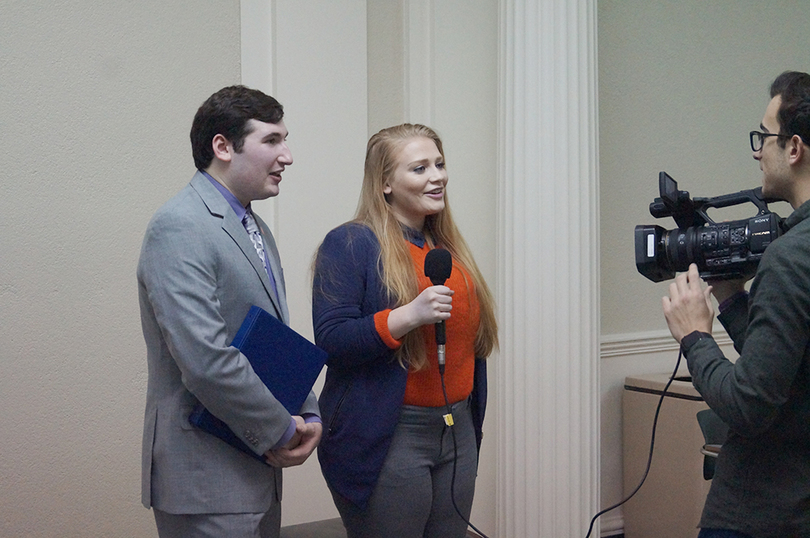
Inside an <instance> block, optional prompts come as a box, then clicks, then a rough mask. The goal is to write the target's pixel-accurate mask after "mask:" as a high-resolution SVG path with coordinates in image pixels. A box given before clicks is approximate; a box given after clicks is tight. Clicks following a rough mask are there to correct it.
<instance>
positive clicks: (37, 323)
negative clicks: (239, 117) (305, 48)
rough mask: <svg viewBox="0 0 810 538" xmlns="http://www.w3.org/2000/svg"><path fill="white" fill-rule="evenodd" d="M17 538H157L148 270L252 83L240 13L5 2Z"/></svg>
mask: <svg viewBox="0 0 810 538" xmlns="http://www.w3.org/2000/svg"><path fill="white" fill-rule="evenodd" d="M2 13H3V14H2V16H0V36H2V37H0V43H2V44H0V147H2V148H3V151H2V152H0V170H2V183H0V189H1V190H2V195H0V222H2V232H0V408H2V410H3V411H2V413H0V432H2V434H0V454H2V456H0V476H2V480H0V499H2V502H1V503H0V536H83V537H92V536H99V537H101V536H104V537H108V536H151V535H153V534H154V522H153V520H152V515H151V513H150V512H149V511H147V510H145V509H144V508H143V507H142V506H141V505H140V452H141V428H142V424H143V406H144V394H145V387H146V361H145V351H144V345H143V337H142V336H141V331H140V318H139V314H138V299H137V291H136V284H135V266H136V263H137V259H138V253H139V249H140V244H141V239H142V237H143V231H144V229H145V227H146V223H147V221H148V219H149V218H150V217H151V215H152V213H153V212H154V211H155V209H157V207H158V206H159V205H160V204H162V203H163V202H164V201H165V200H166V199H168V198H169V197H170V196H171V195H172V194H174V193H175V192H177V191H178V190H179V189H180V188H181V187H182V186H183V185H185V184H186V183H187V182H188V180H189V179H190V178H191V175H192V173H193V171H194V163H193V161H192V159H191V151H190V144H189V142H188V132H189V128H190V126H191V119H192V118H193V115H194V112H195V111H196V108H197V107H198V106H199V105H200V104H201V103H202V101H203V100H204V99H205V98H206V97H208V96H209V95H210V94H211V93H212V92H214V91H216V90H217V89H219V88H221V87H222V86H225V85H228V84H233V83H237V82H239V5H238V2H236V1H235V0H234V1H230V2H218V3H208V2H195V1H174V2H164V1H161V0H145V1H142V2H95V1H92V0H75V1H73V2H50V1H48V2H46V1H41V0H32V1H26V2H5V3H4V4H3V8H2Z"/></svg>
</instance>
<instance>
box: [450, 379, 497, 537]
mask: <svg viewBox="0 0 810 538" xmlns="http://www.w3.org/2000/svg"><path fill="white" fill-rule="evenodd" d="M439 377H440V378H441V380H442V393H443V394H444V405H445V408H446V409H447V414H446V415H444V423H445V424H446V425H447V427H448V428H450V434H451V436H452V437H453V474H452V477H451V479H450V500H451V501H452V502H453V508H455V510H456V513H457V514H458V516H459V517H460V518H461V519H463V520H464V523H466V524H467V526H468V527H470V528H471V529H472V530H474V531H475V532H477V533H478V534H480V535H481V538H488V537H487V535H486V534H484V533H483V532H481V531H480V530H478V528H477V527H476V526H475V525H473V524H472V523H471V522H470V520H469V519H467V518H466V517H464V514H462V513H461V510H459V508H458V505H457V504H456V461H457V460H458V443H457V442H456V431H455V430H454V429H453V424H454V422H453V411H452V409H450V401H449V399H448V398H447V387H446V386H445V384H444V364H440V365H439Z"/></svg>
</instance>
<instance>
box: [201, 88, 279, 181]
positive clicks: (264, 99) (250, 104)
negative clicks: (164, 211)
mask: <svg viewBox="0 0 810 538" xmlns="http://www.w3.org/2000/svg"><path fill="white" fill-rule="evenodd" d="M283 117H284V107H282V106H281V103H279V102H278V101H276V100H275V99H273V98H272V97H270V96H269V95H267V94H265V93H263V92H260V91H259V90H253V89H251V88H247V87H245V86H228V87H227V88H222V89H221V90H219V91H218V92H216V93H215V94H214V95H212V96H211V97H209V98H208V99H206V101H205V102H204V103H203V104H202V105H201V106H200V108H199V109H198V110H197V113H196V114H195V115H194V121H193V122H192V124H191V153H192V155H193V156H194V165H195V166H196V167H197V169H198V170H205V169H206V168H208V166H209V165H210V164H211V161H212V160H213V159H214V150H213V149H212V147H211V141H212V140H213V139H214V137H215V136H216V135H218V134H221V135H222V136H224V137H225V138H227V139H228V140H229V141H230V142H231V143H232V144H233V149H234V151H236V152H237V153H239V152H240V151H242V146H243V145H244V143H245V137H246V136H247V135H248V134H250V131H251V130H250V129H249V128H248V120H251V119H253V120H259V121H262V122H265V123H278V122H280V121H281V119H282V118H283Z"/></svg>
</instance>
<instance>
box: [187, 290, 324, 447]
mask: <svg viewBox="0 0 810 538" xmlns="http://www.w3.org/2000/svg"><path fill="white" fill-rule="evenodd" d="M231 345H232V346H233V347H235V348H237V349H239V351H241V352H242V354H243V355H244V356H245V357H247V359H248V361H249V362H250V364H251V366H253V370H254V371H255V372H256V375H258V376H259V378H260V379H261V380H262V381H263V382H264V384H265V385H267V388H268V389H270V392H271V393H272V394H273V396H275V398H276V399H277V400H278V401H279V402H281V404H282V405H283V406H284V407H285V408H286V409H287V411H289V413H290V414H291V415H298V414H300V412H301V406H302V405H304V401H305V400H306V399H307V396H308V395H309V392H310V391H311V390H312V386H313V385H314V384H315V380H316V379H318V375H319V374H320V373H321V370H322V369H323V366H324V364H326V357H327V354H326V352H325V351H324V350H322V349H321V348H319V347H317V346H316V345H315V344H313V343H311V342H310V341H309V340H307V339H306V338H304V337H303V336H301V335H300V334H298V333H297V332H295V331H294V330H293V329H291V328H290V327H288V326H286V325H284V324H283V323H282V322H281V321H279V320H278V319H276V318H275V317H273V316H271V315H270V314H268V313H267V312H265V311H264V310H262V309H261V308H259V307H258V306H251V307H250V311H248V313H247V316H245V320H244V321H243V322H242V326H241V327H240V328H239V330H238V331H237V333H236V336H234V337H233V342H231ZM188 420H189V422H191V424H193V425H194V426H196V427H198V428H200V429H202V430H204V431H206V432H208V433H210V434H212V435H215V436H217V437H219V438H220V439H222V440H223V441H225V442H227V443H229V444H230V445H232V446H234V447H236V448H238V449H239V450H241V451H243V452H245V453H246V454H248V455H250V456H251V457H253V458H255V459H257V460H259V461H261V462H265V459H264V456H261V455H259V454H256V453H255V452H253V450H251V449H250V448H249V447H248V446H247V445H246V444H245V443H244V442H243V441H242V440H241V439H240V438H239V437H237V436H236V434H234V433H233V431H232V430H231V428H230V427H228V425H227V424H225V423H224V422H223V421H221V420H220V419H218V418H217V417H215V416H214V415H213V414H211V413H210V412H209V411H208V410H207V409H206V408H205V407H204V406H203V405H202V404H198V405H197V407H196V408H195V409H194V411H192V413H191V415H189V417H188Z"/></svg>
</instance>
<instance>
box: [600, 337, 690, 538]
mask: <svg viewBox="0 0 810 538" xmlns="http://www.w3.org/2000/svg"><path fill="white" fill-rule="evenodd" d="M681 357H683V350H682V349H680V348H679V349H678V360H677V361H676V362H675V370H674V371H673V372H672V375H671V376H670V378H669V381H667V384H666V385H665V386H664V390H663V391H661V397H660V398H659V399H658V406H657V407H656V408H655V417H654V418H653V425H652V434H651V435H650V455H649V457H648V458H647V468H646V469H645V470H644V476H642V477H641V482H639V483H638V486H636V488H635V489H634V490H633V492H632V493H630V495H628V496H627V497H625V498H624V499H622V500H621V501H619V502H617V503H616V504H614V505H613V506H609V507H607V508H605V509H604V510H602V511H601V512H597V514H596V515H595V516H593V519H591V525H590V526H589V527H588V534H586V535H585V538H590V536H591V532H592V531H593V525H594V523H596V520H597V519H598V518H599V517H600V516H602V515H604V514H606V513H607V512H610V511H611V510H613V509H614V508H618V507H619V506H621V505H623V504H624V503H626V502H627V501H629V500H630V499H632V498H633V496H634V495H635V494H636V493H638V490H640V489H641V486H642V485H644V481H645V480H647V475H648V474H649V473H650V466H651V465H652V457H653V448H654V447H655V429H656V427H657V426H658V414H659V412H660V411H661V405H662V404H663V403H664V397H665V396H666V395H667V390H668V389H669V386H670V385H672V382H673V381H674V380H675V376H677V375H678V367H679V366H680V365H681Z"/></svg>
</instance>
